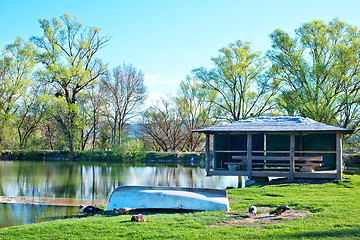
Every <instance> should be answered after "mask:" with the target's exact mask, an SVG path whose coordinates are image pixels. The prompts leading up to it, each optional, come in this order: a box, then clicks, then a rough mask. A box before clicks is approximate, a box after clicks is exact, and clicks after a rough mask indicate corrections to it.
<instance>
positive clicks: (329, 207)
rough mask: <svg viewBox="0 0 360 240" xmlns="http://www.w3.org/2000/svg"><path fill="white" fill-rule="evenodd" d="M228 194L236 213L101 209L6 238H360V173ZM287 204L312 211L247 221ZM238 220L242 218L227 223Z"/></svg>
mask: <svg viewBox="0 0 360 240" xmlns="http://www.w3.org/2000/svg"><path fill="white" fill-rule="evenodd" d="M228 197H229V199H230V200H231V201H230V207H231V212H230V213H226V212H210V211H209V212H188V213H170V214H164V213H156V214H154V213H152V214H150V213H145V214H146V215H145V214H144V215H145V218H146V221H147V222H145V223H136V222H130V219H131V214H130V215H121V216H100V215H95V216H91V217H87V218H79V219H66V220H55V221H51V222H45V223H39V224H32V225H23V226H15V227H9V228H3V229H0V239H124V238H125V239H126V238H129V239H130V238H131V239H179V240H180V239H356V238H359V239H360V201H359V200H360V176H359V175H351V176H350V175H346V176H345V179H344V180H343V181H342V182H337V183H325V184H314V185H310V184H279V185H255V186H252V187H248V188H244V189H231V190H228ZM282 204H285V205H288V206H290V207H291V208H293V209H297V210H308V211H310V212H311V214H310V215H307V216H305V217H299V218H297V219H295V220H286V219H284V220H281V219H280V220H278V221H277V222H276V224H271V225H263V226H260V227H259V225H257V226H252V225H241V222H242V221H245V220H244V219H243V218H241V217H240V215H241V214H242V215H244V213H245V212H246V211H247V209H248V208H249V206H252V205H256V206H258V207H272V208H274V207H275V206H279V205H282ZM229 214H231V215H232V217H231V218H230V217H229ZM237 215H239V217H236V216H237ZM234 216H235V217H234ZM235 222H236V223H239V224H228V225H227V224H226V223H235ZM217 223H223V224H221V225H219V226H217V225H216V224H217ZM224 223H225V224H224Z"/></svg>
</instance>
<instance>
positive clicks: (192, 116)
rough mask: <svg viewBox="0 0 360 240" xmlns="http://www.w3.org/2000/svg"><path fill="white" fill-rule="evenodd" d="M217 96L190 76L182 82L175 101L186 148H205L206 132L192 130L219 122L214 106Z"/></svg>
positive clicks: (194, 149) (188, 149)
mask: <svg viewBox="0 0 360 240" xmlns="http://www.w3.org/2000/svg"><path fill="white" fill-rule="evenodd" d="M215 98H216V92H215V91H209V90H208V89H206V88H205V87H204V86H203V85H202V84H201V83H200V82H198V81H196V79H194V78H192V77H190V76H188V77H187V78H186V79H185V80H184V81H182V82H181V83H180V89H179V91H178V94H177V95H176V96H175V97H174V102H175V103H176V108H177V112H178V114H179V116H180V117H181V119H182V122H183V129H184V134H185V136H184V148H185V149H186V150H187V151H191V152H193V151H197V150H198V151H200V150H202V149H203V148H204V144H203V143H204V142H205V138H204V134H201V133H198V132H193V131H192V130H194V129H200V128H205V127H209V126H213V125H214V124H216V123H217V122H218V121H217V119H216V115H217V114H216V113H215V109H214V107H213V106H214V101H215Z"/></svg>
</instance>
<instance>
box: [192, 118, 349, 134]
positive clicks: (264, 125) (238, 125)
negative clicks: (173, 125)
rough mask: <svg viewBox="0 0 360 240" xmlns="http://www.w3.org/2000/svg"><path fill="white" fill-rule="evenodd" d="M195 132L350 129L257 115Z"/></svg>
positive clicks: (340, 130) (325, 130)
mask: <svg viewBox="0 0 360 240" xmlns="http://www.w3.org/2000/svg"><path fill="white" fill-rule="evenodd" d="M194 131H195V132H203V133H220V132H223V133H225V132H242V133H245V132H264V133H266V132H271V133H277V132H278V133H285V132H323V133H324V132H329V133H330V132H341V133H348V134H351V133H353V132H354V130H352V129H347V128H342V127H337V126H333V125H329V124H325V123H321V122H316V121H314V120H312V119H310V118H302V117H257V118H249V119H246V120H240V121H236V122H233V123H225V124H220V125H216V126H213V127H208V128H203V129H196V130H194Z"/></svg>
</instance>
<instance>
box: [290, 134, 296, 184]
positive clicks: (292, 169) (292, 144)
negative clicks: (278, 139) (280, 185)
mask: <svg viewBox="0 0 360 240" xmlns="http://www.w3.org/2000/svg"><path fill="white" fill-rule="evenodd" d="M289 170H290V175H289V180H290V181H293V180H294V174H295V134H294V133H290V169H289Z"/></svg>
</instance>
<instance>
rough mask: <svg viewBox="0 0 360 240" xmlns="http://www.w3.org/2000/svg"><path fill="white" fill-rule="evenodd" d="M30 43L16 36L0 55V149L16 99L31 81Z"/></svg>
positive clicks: (31, 57) (33, 54)
mask: <svg viewBox="0 0 360 240" xmlns="http://www.w3.org/2000/svg"><path fill="white" fill-rule="evenodd" d="M34 56H35V50H34V47H33V45H32V44H30V43H28V42H26V41H24V40H22V39H21V38H17V39H16V40H15V42H14V43H12V44H9V45H7V46H6V47H5V50H4V51H3V52H2V54H1V56H0V149H1V148H2V144H3V138H4V131H5V129H7V127H8V123H9V122H10V119H11V117H12V116H13V115H14V114H15V113H16V111H17V109H18V108H17V103H18V100H19V99H20V98H21V97H22V96H23V94H24V93H25V91H26V89H27V87H28V86H29V85H30V82H31V73H32V71H33V68H34V65H35V61H34Z"/></svg>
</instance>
